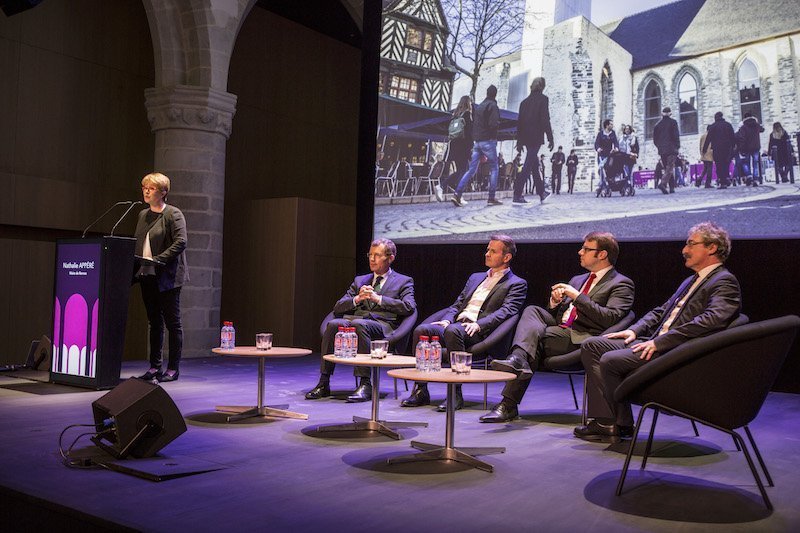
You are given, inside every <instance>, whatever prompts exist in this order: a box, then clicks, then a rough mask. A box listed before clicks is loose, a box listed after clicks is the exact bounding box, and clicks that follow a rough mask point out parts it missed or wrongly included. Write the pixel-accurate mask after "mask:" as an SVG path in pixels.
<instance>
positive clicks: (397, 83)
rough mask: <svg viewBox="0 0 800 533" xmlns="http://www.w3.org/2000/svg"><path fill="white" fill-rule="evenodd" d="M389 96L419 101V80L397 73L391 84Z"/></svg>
mask: <svg viewBox="0 0 800 533" xmlns="http://www.w3.org/2000/svg"><path fill="white" fill-rule="evenodd" d="M389 96H393V97H394V98H399V99H400V100H407V101H409V102H417V103H419V83H418V82H417V80H414V79H411V78H406V77H403V76H398V75H396V74H395V75H394V76H392V82H391V84H390V85H389Z"/></svg>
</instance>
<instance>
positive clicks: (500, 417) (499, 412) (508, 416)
mask: <svg viewBox="0 0 800 533" xmlns="http://www.w3.org/2000/svg"><path fill="white" fill-rule="evenodd" d="M517 418H519V411H518V410H517V406H516V405H508V404H506V403H505V402H500V403H498V404H497V405H495V406H494V407H492V410H491V411H489V412H488V413H486V414H485V415H483V416H482V417H481V418H480V421H481V422H486V423H490V424H491V423H502V422H511V421H512V420H516V419H517Z"/></svg>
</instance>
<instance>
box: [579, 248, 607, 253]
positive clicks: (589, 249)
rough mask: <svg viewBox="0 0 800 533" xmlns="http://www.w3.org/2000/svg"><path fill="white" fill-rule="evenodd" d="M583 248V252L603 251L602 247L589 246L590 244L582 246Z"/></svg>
mask: <svg viewBox="0 0 800 533" xmlns="http://www.w3.org/2000/svg"><path fill="white" fill-rule="evenodd" d="M581 250H582V251H583V253H586V252H602V251H603V250H601V249H600V248H589V247H588V246H581Z"/></svg>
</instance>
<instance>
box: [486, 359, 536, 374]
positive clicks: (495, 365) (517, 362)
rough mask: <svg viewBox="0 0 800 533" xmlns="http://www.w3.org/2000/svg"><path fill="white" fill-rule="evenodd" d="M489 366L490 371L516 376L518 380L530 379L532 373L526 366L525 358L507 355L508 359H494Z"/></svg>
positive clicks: (528, 366)
mask: <svg viewBox="0 0 800 533" xmlns="http://www.w3.org/2000/svg"><path fill="white" fill-rule="evenodd" d="M489 366H491V367H492V370H500V371H501V372H511V373H512V374H516V375H517V377H518V378H520V379H530V378H531V376H533V371H532V370H531V366H530V365H529V364H528V360H527V358H523V357H519V356H518V355H514V354H512V355H509V356H508V359H495V360H494V361H492V362H491V364H490V365H489Z"/></svg>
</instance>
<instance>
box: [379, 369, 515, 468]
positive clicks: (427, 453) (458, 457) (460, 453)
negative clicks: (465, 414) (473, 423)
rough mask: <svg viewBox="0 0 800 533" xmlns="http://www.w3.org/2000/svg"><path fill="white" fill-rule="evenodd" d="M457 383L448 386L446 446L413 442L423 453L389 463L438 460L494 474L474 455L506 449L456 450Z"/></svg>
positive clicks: (413, 445) (503, 451) (412, 444)
mask: <svg viewBox="0 0 800 533" xmlns="http://www.w3.org/2000/svg"><path fill="white" fill-rule="evenodd" d="M455 388H456V384H455V383H448V384H447V400H446V405H447V415H446V416H447V419H446V421H445V424H446V425H445V436H444V439H445V445H444V446H439V445H437V444H429V443H427V442H419V441H411V446H412V447H413V448H416V449H418V450H422V453H413V454H409V455H401V456H400V457H391V458H389V459H387V460H386V462H387V463H389V464H393V463H412V462H416V461H436V460H441V459H445V460H449V461H456V462H458V463H463V464H466V465H469V466H471V467H473V468H477V469H479V470H483V471H485V472H492V471H494V468H493V467H492V465H490V464H489V463H487V462H485V461H481V460H480V459H477V458H475V457H473V455H488V454H493V453H505V451H506V449H505V448H502V447H482V448H456V447H455V419H456V410H455Z"/></svg>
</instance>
